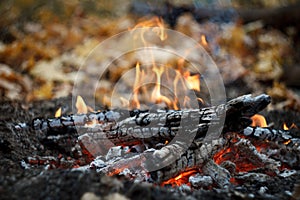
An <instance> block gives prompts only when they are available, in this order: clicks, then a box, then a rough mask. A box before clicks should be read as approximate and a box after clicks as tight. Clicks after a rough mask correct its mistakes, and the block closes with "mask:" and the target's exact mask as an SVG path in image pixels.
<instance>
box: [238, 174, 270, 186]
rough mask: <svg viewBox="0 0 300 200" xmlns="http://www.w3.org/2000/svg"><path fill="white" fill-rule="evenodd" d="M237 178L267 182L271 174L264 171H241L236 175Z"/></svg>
mask: <svg viewBox="0 0 300 200" xmlns="http://www.w3.org/2000/svg"><path fill="white" fill-rule="evenodd" d="M234 178H235V179H237V180H242V181H249V182H261V183H263V182H266V181H268V180H270V176H268V175H267V174H262V173H252V172H241V173H238V174H237V175H236V176H235V177H234Z"/></svg>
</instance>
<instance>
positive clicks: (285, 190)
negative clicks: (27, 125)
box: [0, 97, 300, 199]
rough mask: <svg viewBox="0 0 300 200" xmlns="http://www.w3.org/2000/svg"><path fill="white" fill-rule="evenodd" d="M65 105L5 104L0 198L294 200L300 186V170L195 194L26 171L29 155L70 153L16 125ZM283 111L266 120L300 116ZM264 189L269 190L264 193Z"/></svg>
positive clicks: (84, 173)
mask: <svg viewBox="0 0 300 200" xmlns="http://www.w3.org/2000/svg"><path fill="white" fill-rule="evenodd" d="M66 105H72V104H71V97H68V98H60V99H56V100H50V101H49V100H48V101H38V102H34V103H32V104H30V105H27V106H24V105H23V104H22V102H17V101H3V102H1V106H0V174H1V175H0V199H91V198H92V197H95V198H98V199H102V198H104V199H125V198H128V199H202V198H203V199H204V198H205V199H291V198H292V194H293V192H294V188H296V187H295V185H297V184H300V181H299V180H300V171H298V172H297V173H296V174H294V175H292V176H289V177H287V178H281V177H273V178H271V179H270V180H268V181H266V182H250V181H249V182H245V183H243V184H242V185H233V184H232V185H230V186H229V188H228V189H218V188H214V189H211V190H202V189H201V190H192V191H191V190H189V189H185V188H183V187H179V188H172V187H170V186H164V187H161V186H155V185H153V184H150V183H135V182H134V181H131V180H128V179H126V178H124V177H122V176H114V177H108V176H106V175H103V174H97V173H96V172H95V171H91V170H76V169H46V167H44V166H42V167H38V168H33V167H30V168H28V169H25V168H24V165H23V166H22V165H21V161H22V160H25V159H26V158H27V157H29V156H33V155H40V156H54V157H57V156H59V155H61V154H62V156H63V157H68V156H69V155H66V154H65V153H64V152H60V151H59V150H58V149H55V148H53V147H49V146H47V145H43V144H42V143H41V142H40V141H39V140H38V139H37V137H36V135H35V133H33V132H30V131H22V132H19V131H16V130H14V129H13V126H14V124H16V123H19V122H30V121H31V120H32V119H33V118H35V117H51V116H53V115H54V112H55V110H56V109H57V108H58V107H60V106H66ZM282 113H283V112H280V111H278V112H271V113H269V114H268V113H267V114H268V115H267V119H269V120H270V121H274V123H276V124H280V122H281V121H280V122H279V121H278V119H279V117H278V116H281V117H280V120H285V119H287V120H290V121H291V120H293V119H294V121H295V119H297V118H296V117H299V114H297V113H293V112H289V113H288V114H282ZM284 113H286V112H284ZM262 187H266V188H267V190H266V191H265V192H261V191H260V190H261V188H262ZM294 193H295V192H294ZM295 198H297V197H295Z"/></svg>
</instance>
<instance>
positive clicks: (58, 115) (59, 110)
mask: <svg viewBox="0 0 300 200" xmlns="http://www.w3.org/2000/svg"><path fill="white" fill-rule="evenodd" d="M54 116H55V117H60V116H61V108H59V109H57V111H56V112H55V115H54Z"/></svg>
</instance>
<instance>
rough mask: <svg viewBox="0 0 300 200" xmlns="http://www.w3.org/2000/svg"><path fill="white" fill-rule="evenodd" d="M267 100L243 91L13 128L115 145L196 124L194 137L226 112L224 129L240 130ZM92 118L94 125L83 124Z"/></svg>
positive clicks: (159, 137)
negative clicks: (196, 103) (202, 103)
mask: <svg viewBox="0 0 300 200" xmlns="http://www.w3.org/2000/svg"><path fill="white" fill-rule="evenodd" d="M270 100H271V99H270V97H269V96H268V95H264V94H263V95H259V96H257V97H251V95H244V96H241V97H238V98H235V99H232V100H230V101H229V102H227V103H226V104H221V105H218V106H214V107H208V108H201V109H195V110H182V111H174V110H171V111H164V110H161V111H157V112H155V113H150V112H149V111H136V112H134V113H133V112H132V113H133V114H131V115H126V114H124V113H125V112H116V111H107V112H95V113H88V114H81V115H70V116H66V117H60V118H53V119H40V118H39V119H34V120H33V121H32V123H31V124H25V125H24V124H18V125H16V126H15V128H16V129H19V130H20V129H21V130H22V129H24V128H29V129H32V130H33V131H35V132H37V133H38V134H39V135H40V137H41V138H42V139H43V140H44V139H45V138H46V139H47V140H48V141H49V140H51V139H53V138H54V139H56V138H57V137H58V136H59V135H70V136H73V137H77V136H78V135H82V134H85V133H88V134H89V136H90V137H92V139H93V140H96V141H101V140H103V141H104V140H110V141H111V142H112V143H114V144H115V145H133V144H136V143H152V144H153V143H154V144H157V143H159V142H164V141H166V140H172V139H173V138H174V136H175V135H176V134H177V132H178V131H179V130H181V131H183V132H191V131H194V129H195V128H196V129H197V131H196V133H195V136H196V138H199V137H204V136H205V133H206V132H207V130H208V128H209V127H210V126H214V125H216V126H218V125H222V124H221V123H222V121H221V120H222V118H224V117H225V115H226V120H225V124H224V129H223V131H224V132H227V131H241V130H243V129H244V128H245V127H247V126H248V125H249V124H250V123H251V119H250V117H251V116H253V115H254V114H256V113H257V112H259V111H261V110H262V109H264V108H265V107H266V106H267V105H268V104H269V103H270ZM95 122H96V124H95V125H92V126H86V125H88V124H90V123H95ZM191 124H194V125H195V127H193V126H191ZM219 131H222V130H219ZM74 132H75V133H74Z"/></svg>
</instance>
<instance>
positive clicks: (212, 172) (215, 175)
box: [202, 160, 231, 188]
mask: <svg viewBox="0 0 300 200" xmlns="http://www.w3.org/2000/svg"><path fill="white" fill-rule="evenodd" d="M202 170H203V173H204V174H206V175H209V176H210V177H212V179H213V180H214V181H215V182H216V183H217V184H218V185H219V187H221V188H226V187H227V186H228V185H229V180H230V178H231V176H230V173H229V171H228V170H227V169H225V168H223V167H221V166H219V165H217V164H216V163H215V162H214V161H213V160H208V161H207V162H206V163H205V164H204V166H203V168H202Z"/></svg>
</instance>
